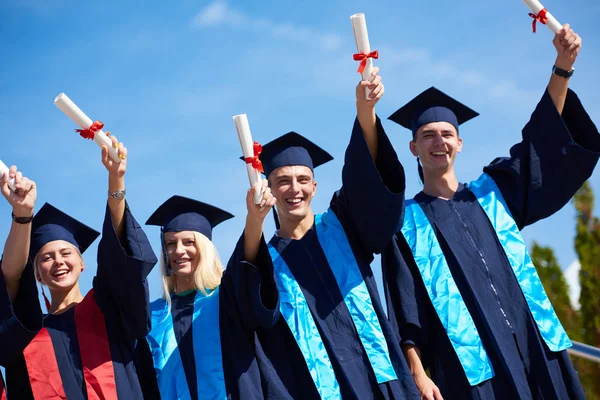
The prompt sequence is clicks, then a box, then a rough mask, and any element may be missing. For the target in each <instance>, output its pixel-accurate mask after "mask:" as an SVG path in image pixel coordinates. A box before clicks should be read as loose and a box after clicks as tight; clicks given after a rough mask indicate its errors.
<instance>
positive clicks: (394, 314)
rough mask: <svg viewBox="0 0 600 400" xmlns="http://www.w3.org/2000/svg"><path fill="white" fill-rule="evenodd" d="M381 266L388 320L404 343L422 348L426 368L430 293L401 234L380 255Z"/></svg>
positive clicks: (427, 364)
mask: <svg viewBox="0 0 600 400" xmlns="http://www.w3.org/2000/svg"><path fill="white" fill-rule="evenodd" d="M381 265H382V269H383V286H384V288H385V298H386V303H387V310H388V319H389V320H390V322H391V324H392V327H393V329H394V330H395V331H396V334H397V335H398V337H399V338H400V344H401V345H404V344H412V345H414V346H416V347H418V348H419V350H421V359H422V361H423V365H424V367H425V368H427V367H428V366H429V357H428V344H429V334H430V331H429V324H428V317H429V311H430V310H428V309H427V307H428V305H429V296H428V295H427V291H426V290H425V286H424V285H423V281H422V279H421V275H420V273H419V270H418V268H417V265H416V263H415V261H414V258H413V257H412V253H411V251H410V247H409V246H408V243H407V242H406V239H404V236H402V234H401V233H397V234H396V236H394V240H392V242H391V243H390V244H389V245H388V246H387V247H386V249H385V250H384V251H383V253H382V254H381Z"/></svg>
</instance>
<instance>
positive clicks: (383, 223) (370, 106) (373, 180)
mask: <svg viewBox="0 0 600 400" xmlns="http://www.w3.org/2000/svg"><path fill="white" fill-rule="evenodd" d="M373 74H374V78H373V80H372V83H369V82H367V81H362V82H360V83H359V84H358V86H357V88H356V112H357V119H356V121H355V123H354V127H353V129H352V135H351V137H350V143H349V144H348V148H347V149H346V155H345V158H344V168H343V170H342V189H341V190H340V191H339V192H338V193H337V194H336V196H334V198H333V200H332V201H331V208H332V210H333V211H334V212H335V214H336V215H337V217H338V218H339V220H340V221H341V222H342V224H343V225H344V229H345V230H346V232H347V234H350V233H352V234H351V235H349V236H356V240H354V239H353V238H350V240H351V241H352V242H355V241H359V242H360V245H361V247H362V248H363V249H364V251H365V252H366V253H368V254H372V253H380V252H382V251H383V249H384V248H385V246H386V245H387V244H388V243H389V242H390V240H391V238H392V235H393V234H394V233H395V232H396V230H397V229H398V227H399V225H400V223H401V221H402V215H403V210H404V189H405V183H404V168H403V167H402V164H400V162H399V161H398V156H397V155H396V152H395V151H394V148H393V147H392V144H391V143H390V141H389V139H388V137H387V135H386V133H385V130H384V129H383V126H382V125H381V121H380V120H379V118H377V116H376V115H375V105H376V104H377V102H378V101H379V99H380V98H381V96H382V95H383V92H384V88H383V84H382V83H381V77H380V76H379V75H378V69H377V68H375V69H374V71H373ZM365 87H370V88H372V89H373V91H372V93H371V97H372V98H370V99H367V98H366V97H365Z"/></svg>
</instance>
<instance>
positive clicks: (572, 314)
mask: <svg viewBox="0 0 600 400" xmlns="http://www.w3.org/2000/svg"><path fill="white" fill-rule="evenodd" d="M531 260H532V261H533V264H534V265H535V266H536V269H537V272H538V274H539V276H540V279H541V280H542V284H543V285H544V290H546V293H547V294H548V298H549V299H550V301H551V302H552V305H553V306H554V310H555V311H556V315H557V316H558V319H559V320H560V322H561V323H562V325H563V326H564V328H565V330H566V331H567V334H568V335H569V337H570V338H571V339H573V340H581V328H580V323H579V315H578V313H577V311H575V310H574V309H573V306H572V305H571V300H570V298H569V285H568V284H567V280H566V279H565V276H564V274H563V272H562V270H561V269H560V266H559V264H558V260H557V259H556V256H555V255H554V251H553V250H552V249H551V248H550V247H544V246H540V245H539V244H537V243H536V242H533V246H532V248H531Z"/></svg>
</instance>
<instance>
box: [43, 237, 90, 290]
mask: <svg viewBox="0 0 600 400" xmlns="http://www.w3.org/2000/svg"><path fill="white" fill-rule="evenodd" d="M36 262H37V266H36V278H37V280H38V281H39V282H40V283H42V284H43V285H46V286H48V288H49V289H50V291H55V290H59V291H63V290H64V291H69V290H70V289H71V288H72V287H73V286H75V284H77V282H78V281H79V276H80V275H81V272H83V270H84V268H85V267H84V265H83V259H82V258H81V255H80V254H79V251H77V249H76V248H75V246H73V245H72V244H71V243H69V242H66V241H64V240H54V241H52V242H48V243H46V244H45V245H44V246H43V247H42V248H41V249H40V251H39V252H38V254H37V257H36Z"/></svg>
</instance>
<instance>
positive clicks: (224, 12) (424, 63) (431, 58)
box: [193, 0, 539, 104]
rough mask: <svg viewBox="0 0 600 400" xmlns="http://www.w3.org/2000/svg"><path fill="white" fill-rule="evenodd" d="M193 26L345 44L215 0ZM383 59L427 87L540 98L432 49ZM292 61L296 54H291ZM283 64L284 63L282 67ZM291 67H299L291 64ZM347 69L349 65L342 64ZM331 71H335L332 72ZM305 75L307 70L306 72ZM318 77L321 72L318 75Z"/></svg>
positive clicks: (384, 53)
mask: <svg viewBox="0 0 600 400" xmlns="http://www.w3.org/2000/svg"><path fill="white" fill-rule="evenodd" d="M193 26H194V27H195V28H200V29H208V28H213V27H216V26H227V27H234V28H237V29H242V30H247V31H251V32H259V33H267V34H269V35H271V36H272V37H273V38H275V39H280V40H287V41H290V42H297V43H302V44H305V45H309V46H311V47H314V46H315V45H316V46H317V47H319V48H320V49H321V50H323V51H334V50H339V49H341V48H342V47H343V46H346V45H348V43H344V39H343V37H342V36H341V35H339V34H336V33H325V32H321V31H318V30H316V29H314V28H311V27H307V26H299V25H295V24H293V23H289V22H285V21H273V20H269V19H267V18H265V17H261V16H251V15H247V14H244V13H243V12H241V11H239V10H237V9H234V8H232V7H231V6H229V5H228V4H227V2H226V1H225V0H215V1H214V2H212V3H210V4H209V5H207V6H206V7H204V8H203V9H202V10H201V11H200V12H199V13H198V14H197V15H196V16H195V17H194V19H193ZM378 48H379V50H380V56H381V60H380V61H379V65H382V66H383V65H385V67H386V70H387V71H393V70H394V69H395V68H396V67H401V68H402V69H404V70H406V69H407V68H412V67H414V68H415V70H414V72H411V74H412V75H411V76H412V77H413V79H414V80H424V81H425V82H427V83H425V84H424V87H425V86H427V84H428V83H429V82H432V81H433V82H435V81H439V80H444V81H446V80H447V81H449V82H450V83H454V84H457V85H459V86H462V87H465V88H471V89H476V90H478V91H480V92H481V93H483V94H485V95H486V96H487V97H489V98H490V99H491V100H493V101H497V102H498V101H500V102H506V101H509V102H510V103H511V104H514V103H520V102H521V103H524V104H530V103H531V102H534V101H535V99H536V98H538V97H539V93H538V92H537V91H536V92H531V91H526V90H523V89H520V88H519V87H518V85H517V83H516V81H513V80H506V79H503V80H498V79H497V78H495V77H491V76H486V75H485V74H484V73H482V72H480V71H477V70H473V69H470V68H469V67H465V66H462V65H458V64H457V63H455V62H452V61H449V60H444V59H439V58H436V57H435V55H434V54H432V52H431V51H430V50H429V49H428V48H411V47H407V48H397V47H394V46H389V45H388V46H386V45H385V44H384V45H383V46H379V47H378ZM289 58H290V59H292V58H293V55H292V54H290V55H289ZM282 65H283V64H282ZM287 65H296V64H295V63H287ZM333 65H335V66H337V67H339V66H340V61H339V60H338V59H337V58H336V59H331V60H327V59H321V61H320V66H321V67H322V68H321V69H323V68H324V67H325V66H330V67H331V66H333ZM341 67H342V68H345V63H342V64H341ZM328 70H329V71H331V69H328ZM303 73H304V71H303ZM315 74H316V75H317V76H318V75H319V72H318V70H317V72H316V73H315ZM338 78H339V80H340V82H339V83H340V85H336V84H335V82H333V81H335V80H338ZM390 78H392V77H390V76H389V74H386V80H387V81H388V82H390ZM346 84H347V80H346V79H345V78H342V74H333V75H331V74H330V76H329V80H328V85H329V86H330V89H331V87H338V86H343V85H346Z"/></svg>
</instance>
